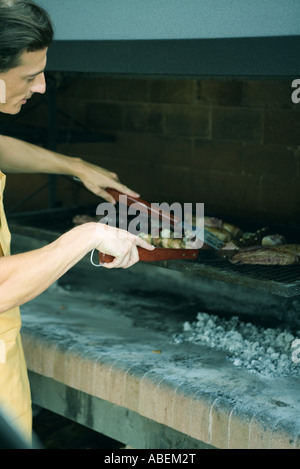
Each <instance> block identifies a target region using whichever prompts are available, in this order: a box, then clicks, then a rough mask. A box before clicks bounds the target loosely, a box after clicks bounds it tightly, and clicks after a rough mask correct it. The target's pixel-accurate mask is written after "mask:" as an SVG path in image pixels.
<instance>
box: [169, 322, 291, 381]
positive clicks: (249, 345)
mask: <svg viewBox="0 0 300 469" xmlns="http://www.w3.org/2000/svg"><path fill="white" fill-rule="evenodd" d="M299 337H300V331H298V332H297V335H296V336H294V335H293V334H292V333H291V332H289V331H288V330H283V329H280V328H263V327H261V326H256V325H254V324H252V323H250V322H247V323H245V322H242V321H240V320H239V318H238V317H235V316H234V317H232V318H231V319H224V318H220V317H219V316H216V315H212V314H207V313H198V314H197V320H196V321H195V322H192V323H190V322H188V321H186V322H184V323H183V332H182V333H180V334H175V335H174V340H175V342H176V343H178V344H180V343H183V342H192V343H193V344H201V345H207V346H209V347H212V348H214V349H216V350H221V351H223V352H225V353H226V357H227V359H228V360H229V361H230V362H232V363H233V365H234V366H236V367H238V368H244V369H247V370H248V371H249V372H251V373H258V374H260V375H263V376H265V377H268V378H274V377H283V376H288V375H289V376H291V375H292V376H298V377H300V363H298V361H299V360H295V359H293V357H294V355H293V352H295V348H293V345H292V344H293V342H294V341H295V340H296V339H298V338H299ZM299 343H300V341H299ZM298 350H299V355H300V349H298Z"/></svg>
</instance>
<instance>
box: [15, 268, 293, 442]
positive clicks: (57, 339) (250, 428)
mask: <svg viewBox="0 0 300 469" xmlns="http://www.w3.org/2000/svg"><path fill="white" fill-rule="evenodd" d="M99 275H101V281H100V278H99V285H101V289H100V287H99V291H98V293H97V292H95V291H93V292H89V291H84V292H80V291H67V290H66V289H64V288H61V287H60V286H59V285H55V286H53V287H52V288H50V289H49V290H48V291H47V292H45V293H44V294H43V295H40V296H39V297H38V298H36V299H35V300H33V301H32V302H30V303H28V304H27V305H25V306H24V307H23V308H22V309H23V313H22V317H23V330H22V337H23V344H24V350H25V355H26V360H27V364H28V368H29V370H30V371H31V372H33V373H34V374H35V375H39V376H40V377H45V378H50V379H52V380H54V381H55V382H56V383H61V384H62V385H64V386H66V387H67V388H68V389H72V390H77V391H78V392H80V393H84V394H85V395H88V396H91V397H93V398H97V399H101V400H103V401H105V402H107V403H109V404H112V405H116V406H118V407H120V408H124V409H127V410H128V411H130V412H134V413H135V414H137V415H139V416H141V417H144V418H147V419H150V420H151V421H153V422H156V423H157V424H160V425H163V426H164V427H166V428H168V429H173V430H175V431H177V432H180V433H181V434H184V435H187V436H188V437H190V438H193V439H195V440H197V441H198V442H201V444H203V443H204V444H207V445H210V446H212V447H216V448H226V449H234V448H240V449H251V448H276V449H292V448H295V449H300V438H299V436H300V408H299V385H300V382H299V379H295V378H293V379H292V378H281V379H266V378H262V377H259V376H255V375H252V374H249V373H248V372H247V371H242V370H238V369H237V368H235V367H234V366H233V365H232V364H231V363H230V362H228V361H227V359H226V357H225V356H224V355H223V354H222V353H221V352H216V351H214V350H212V349H209V348H206V347H203V346H198V345H193V344H180V345H176V344H174V343H173V342H172V331H174V330H176V329H177V330H178V328H179V327H180V322H178V319H179V318H178V315H177V316H176V311H175V310H174V308H173V311H174V314H172V312H170V311H165V310H164V309H162V308H161V306H160V300H159V301H158V300H157V298H155V297H153V298H152V300H151V296H150V297H149V298H147V302H144V300H143V298H142V297H141V296H138V295H134V294H133V293H132V292H131V295H126V294H125V293H124V291H123V290H122V288H121V286H120V288H119V289H116V290H115V291H114V293H113V294H112V292H111V291H109V289H108V288H106V287H107V285H106V284H105V278H104V277H105V276H106V275H107V274H106V273H105V272H104V271H101V274H99ZM114 275H119V276H120V282H121V279H122V278H124V275H131V274H125V273H124V272H119V273H118V274H114ZM114 278H115V277H114ZM135 288H136V289H137V288H138V280H137V282H136V283H135ZM171 306H172V305H171ZM147 308H148V309H147ZM154 319H155V320H154ZM36 392H37V390H35V393H36ZM41 392H42V391H41ZM40 399H43V397H42V396H41V397H40ZM48 399H49V400H51V396H48ZM37 403H38V402H37ZM50 405H51V402H49V406H50ZM65 405H66V406H67V405H70V402H69V403H67V402H66V403H65ZM48 408H49V407H48ZM124 443H128V444H130V442H127V441H124Z"/></svg>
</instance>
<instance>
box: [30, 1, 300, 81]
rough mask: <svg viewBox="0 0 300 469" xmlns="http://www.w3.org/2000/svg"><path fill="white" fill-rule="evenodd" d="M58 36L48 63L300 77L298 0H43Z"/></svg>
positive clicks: (122, 70) (100, 69)
mask: <svg viewBox="0 0 300 469" xmlns="http://www.w3.org/2000/svg"><path fill="white" fill-rule="evenodd" d="M37 3H39V4H40V5H42V6H43V7H45V8H46V9H47V11H48V12H49V13H50V15H51V17H52V20H53V23H54V27H55V41H54V44H53V45H52V47H51V49H50V50H49V54H48V70H50V71H68V72H96V73H101V74H102V73H104V74H130V75H132V74H134V75H135V74H139V75H161V76H163V75H167V76H169V75H173V76H183V77H192V76H197V77H198V76H200V77H201V76H210V77H218V76H243V77H259V76H261V77H272V76H273V77H277V76H278V77H280V76H282V77H293V76H294V77H297V76H298V75H299V70H300V56H299V50H300V2H299V0H263V1H261V0H250V1H249V0H247V1H246V0H84V1H82V0H51V1H49V0H37Z"/></svg>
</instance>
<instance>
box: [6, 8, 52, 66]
mask: <svg viewBox="0 0 300 469" xmlns="http://www.w3.org/2000/svg"><path fill="white" fill-rule="evenodd" d="M52 40H53V27H52V24H51V19H50V17H49V15H48V13H47V12H46V11H45V10H44V9H43V8H41V7H40V6H38V5H36V4H35V3H34V2H32V1H30V0H0V72H7V71H8V70H10V69H12V68H15V67H18V66H19V65H21V60H20V57H21V55H22V53H23V52H35V51H38V50H42V49H45V48H46V47H49V46H50V44H51V42H52Z"/></svg>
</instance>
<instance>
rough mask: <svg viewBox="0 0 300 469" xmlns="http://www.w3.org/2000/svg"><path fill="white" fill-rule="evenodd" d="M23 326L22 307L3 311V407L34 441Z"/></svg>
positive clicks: (2, 226) (6, 249) (4, 241)
mask: <svg viewBox="0 0 300 469" xmlns="http://www.w3.org/2000/svg"><path fill="white" fill-rule="evenodd" d="M5 179H6V178H5V175H4V174H3V173H2V172H1V171H0V256H3V255H4V256H9V255H10V232H9V229H8V226H7V223H6V218H5V214H4V208H3V191H4V187H5ZM0 301H1V298H0ZM20 329H21V316H20V310H19V308H14V309H12V310H10V311H7V312H5V313H2V314H0V409H1V408H2V409H4V412H5V414H6V416H7V415H8V416H9V417H10V421H11V423H12V424H13V425H14V426H15V427H16V428H17V429H18V430H19V431H21V433H22V434H23V436H24V437H25V438H26V439H27V440H29V441H31V432H32V414H31V396H30V388H29V381H28V376H27V367H26V363H25V359H24V353H23V347H22V343H21V337H20Z"/></svg>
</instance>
